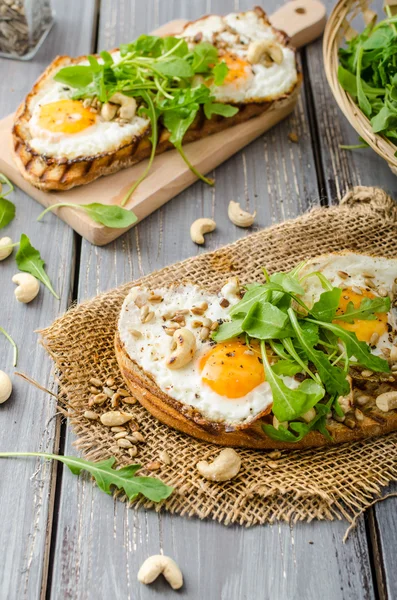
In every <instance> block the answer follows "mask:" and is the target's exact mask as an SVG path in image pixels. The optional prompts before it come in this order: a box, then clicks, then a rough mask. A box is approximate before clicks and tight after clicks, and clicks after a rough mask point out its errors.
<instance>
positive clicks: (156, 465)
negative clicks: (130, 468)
mask: <svg viewBox="0 0 397 600" xmlns="http://www.w3.org/2000/svg"><path fill="white" fill-rule="evenodd" d="M146 468H147V470H148V471H158V470H159V469H161V463H160V462H159V461H158V460H153V461H151V462H149V463H147V465H146Z"/></svg>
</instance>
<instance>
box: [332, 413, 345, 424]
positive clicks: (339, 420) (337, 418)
mask: <svg viewBox="0 0 397 600" xmlns="http://www.w3.org/2000/svg"><path fill="white" fill-rule="evenodd" d="M332 416H333V418H334V419H335V421H337V422H338V423H344V422H345V421H346V417H345V415H343V417H340V416H339V415H337V414H336V413H334V414H333V415H332Z"/></svg>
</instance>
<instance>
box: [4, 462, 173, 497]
mask: <svg viewBox="0 0 397 600" xmlns="http://www.w3.org/2000/svg"><path fill="white" fill-rule="evenodd" d="M22 456H39V457H41V458H47V459H49V460H58V461H60V462H62V463H64V464H65V465H67V466H68V467H69V469H70V470H71V472H72V473H73V474H74V475H80V473H81V472H82V471H88V472H89V473H90V474H91V475H92V476H93V477H94V479H95V481H96V483H97V485H98V487H99V489H101V490H102V491H103V492H105V493H106V494H111V493H112V488H117V489H119V490H124V492H125V494H126V495H127V497H128V499H129V500H134V499H135V498H137V496H139V494H142V496H145V498H148V499H149V500H152V502H160V501H161V500H165V499H166V498H168V497H169V496H170V495H171V494H172V492H173V488H172V487H170V486H169V485H166V484H165V483H163V482H162V481H161V480H160V479H156V478H155V477H139V476H137V475H136V472H137V471H139V469H140V468H141V465H137V464H136V465H128V466H126V467H122V468H121V469H117V470H116V469H113V466H114V463H115V462H116V459H115V458H114V457H112V458H107V459H106V460H101V461H99V462H92V461H89V460H84V459H83V458H76V457H75V456H60V455H58V454H48V453H47V452H0V458H19V457H22Z"/></svg>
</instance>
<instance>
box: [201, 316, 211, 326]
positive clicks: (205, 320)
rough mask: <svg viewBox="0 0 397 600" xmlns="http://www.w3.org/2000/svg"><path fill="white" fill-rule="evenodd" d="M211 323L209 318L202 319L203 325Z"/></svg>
mask: <svg viewBox="0 0 397 600" xmlns="http://www.w3.org/2000/svg"><path fill="white" fill-rule="evenodd" d="M211 325H212V321H211V319H207V318H205V319H203V327H211Z"/></svg>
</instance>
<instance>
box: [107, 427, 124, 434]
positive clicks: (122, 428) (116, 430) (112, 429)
mask: <svg viewBox="0 0 397 600" xmlns="http://www.w3.org/2000/svg"><path fill="white" fill-rule="evenodd" d="M110 431H113V432H114V433H121V432H122V431H127V430H126V428H125V427H112V428H111V429H110Z"/></svg>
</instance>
